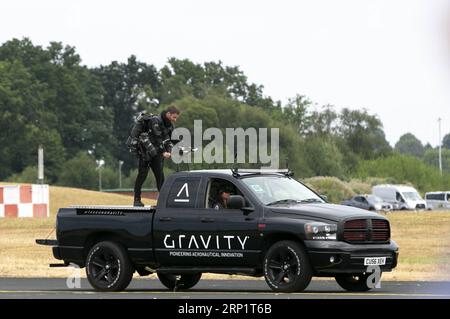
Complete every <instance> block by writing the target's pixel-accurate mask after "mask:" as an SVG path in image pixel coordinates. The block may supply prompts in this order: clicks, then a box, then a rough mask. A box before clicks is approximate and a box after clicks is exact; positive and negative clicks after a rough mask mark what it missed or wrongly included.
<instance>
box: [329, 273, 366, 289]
mask: <svg viewBox="0 0 450 319" xmlns="http://www.w3.org/2000/svg"><path fill="white" fill-rule="evenodd" d="M370 275H371V274H370V273H367V274H366V273H363V274H354V275H337V276H336V277H335V279H336V282H337V283H338V285H339V286H341V287H342V288H344V289H345V290H347V291H359V292H363V291H369V290H371V289H372V288H371V287H369V286H368V285H367V278H369V276H370Z"/></svg>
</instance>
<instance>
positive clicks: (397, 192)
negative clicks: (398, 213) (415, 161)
mask: <svg viewBox="0 0 450 319" xmlns="http://www.w3.org/2000/svg"><path fill="white" fill-rule="evenodd" d="M372 194H374V195H376V196H378V197H380V198H381V199H382V200H384V201H386V202H388V203H390V204H392V205H393V207H394V209H401V210H405V209H408V210H420V209H427V203H426V202H425V200H423V198H422V197H421V196H420V195H419V193H418V192H417V190H416V189H415V188H414V187H411V186H406V185H377V186H374V187H373V188H372Z"/></svg>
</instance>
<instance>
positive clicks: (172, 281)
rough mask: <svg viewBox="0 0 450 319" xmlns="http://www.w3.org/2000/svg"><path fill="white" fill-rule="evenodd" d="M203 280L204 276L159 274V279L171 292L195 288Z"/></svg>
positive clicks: (199, 274)
mask: <svg viewBox="0 0 450 319" xmlns="http://www.w3.org/2000/svg"><path fill="white" fill-rule="evenodd" d="M200 278H202V274H201V273H198V274H182V275H176V274H162V273H158V279H159V281H161V283H162V284H163V285H164V286H166V287H167V288H169V289H170V290H174V289H176V290H186V289H190V288H192V287H194V286H195V285H196V284H197V283H198V282H199V281H200Z"/></svg>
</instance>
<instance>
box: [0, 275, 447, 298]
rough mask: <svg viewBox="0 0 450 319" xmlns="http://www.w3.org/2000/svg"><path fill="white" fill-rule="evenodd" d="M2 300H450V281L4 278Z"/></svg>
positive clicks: (1, 287) (0, 279)
mask: <svg viewBox="0 0 450 319" xmlns="http://www.w3.org/2000/svg"><path fill="white" fill-rule="evenodd" d="M0 299H450V282H418V281H398V282H393V281H382V282H381V288H376V289H373V290H371V291H369V292H364V293H350V292H346V291H344V290H343V289H342V288H340V287H339V286H338V285H337V284H336V282H335V281H334V280H316V281H314V280H313V281H312V282H311V284H310V285H309V287H308V288H307V289H306V290H305V291H304V292H302V293H274V292H273V291H271V290H270V289H269V287H268V286H267V284H266V282H265V281H264V280H263V279H261V280H201V281H200V282H199V283H198V284H197V285H196V286H195V287H194V288H192V289H190V290H188V291H177V292H173V291H170V290H167V289H166V288H165V287H164V286H162V284H161V283H160V282H159V281H158V280H155V279H134V280H133V281H132V282H131V284H130V286H129V287H128V288H127V290H125V291H123V292H115V293H104V292H96V291H94V290H93V289H92V287H91V286H90V285H89V283H88V281H87V280H86V279H82V280H81V285H80V288H74V289H70V288H68V287H67V284H66V279H63V278H58V279H49V278H0Z"/></svg>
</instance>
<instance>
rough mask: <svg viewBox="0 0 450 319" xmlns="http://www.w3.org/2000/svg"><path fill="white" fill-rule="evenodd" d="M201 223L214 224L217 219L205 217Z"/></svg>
mask: <svg viewBox="0 0 450 319" xmlns="http://www.w3.org/2000/svg"><path fill="white" fill-rule="evenodd" d="M200 221H201V222H202V223H213V222H214V221H215V219H214V218H206V217H204V218H202V219H200Z"/></svg>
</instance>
